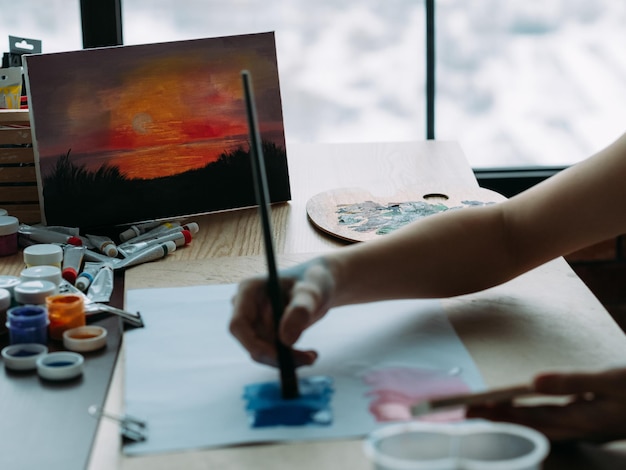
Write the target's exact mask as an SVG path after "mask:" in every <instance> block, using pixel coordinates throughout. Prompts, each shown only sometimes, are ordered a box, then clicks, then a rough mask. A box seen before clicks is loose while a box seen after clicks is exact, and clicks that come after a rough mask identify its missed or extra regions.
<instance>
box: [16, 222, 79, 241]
mask: <svg viewBox="0 0 626 470" xmlns="http://www.w3.org/2000/svg"><path fill="white" fill-rule="evenodd" d="M17 234H18V238H19V239H25V240H29V241H34V242H37V243H63V244H65V243H69V244H70V245H76V246H81V245H82V244H83V241H82V240H81V239H80V238H79V237H76V236H74V235H68V234H64V233H60V232H55V231H54V230H47V229H44V228H42V227H35V226H32V225H26V224H21V225H20V227H19V228H18V230H17Z"/></svg>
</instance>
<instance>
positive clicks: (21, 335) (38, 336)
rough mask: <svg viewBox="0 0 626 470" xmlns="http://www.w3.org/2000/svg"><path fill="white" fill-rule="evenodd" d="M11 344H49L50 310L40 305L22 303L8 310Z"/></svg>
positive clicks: (7, 324)
mask: <svg viewBox="0 0 626 470" xmlns="http://www.w3.org/2000/svg"><path fill="white" fill-rule="evenodd" d="M6 326H7V328H8V329H9V342H10V343H11V344H21V343H39V344H44V345H46V344H48V312H46V309H45V308H43V307H41V306H40V305H22V306H18V307H12V308H10V309H9V310H8V311H7V323H6Z"/></svg>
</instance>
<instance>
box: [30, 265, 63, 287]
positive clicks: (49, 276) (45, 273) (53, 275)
mask: <svg viewBox="0 0 626 470" xmlns="http://www.w3.org/2000/svg"><path fill="white" fill-rule="evenodd" d="M20 279H21V280H22V282H28V281H50V282H52V283H53V284H55V285H56V286H57V287H58V286H59V285H61V282H62V281H63V277H62V276H61V270H60V269H59V268H57V267H56V266H33V267H31V268H26V269H23V270H22V272H21V273H20Z"/></svg>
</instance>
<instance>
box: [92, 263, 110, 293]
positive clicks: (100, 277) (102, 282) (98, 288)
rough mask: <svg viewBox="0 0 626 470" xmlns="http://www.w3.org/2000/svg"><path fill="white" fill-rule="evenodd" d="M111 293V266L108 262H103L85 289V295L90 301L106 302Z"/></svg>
mask: <svg viewBox="0 0 626 470" xmlns="http://www.w3.org/2000/svg"><path fill="white" fill-rule="evenodd" d="M112 293H113V268H112V266H111V265H110V264H107V263H105V264H103V265H102V267H101V268H100V270H99V271H98V274H96V276H95V277H94V278H93V281H91V285H90V286H89V289H88V290H87V297H88V298H89V299H90V300H91V301H92V302H108V301H109V300H111V294H112Z"/></svg>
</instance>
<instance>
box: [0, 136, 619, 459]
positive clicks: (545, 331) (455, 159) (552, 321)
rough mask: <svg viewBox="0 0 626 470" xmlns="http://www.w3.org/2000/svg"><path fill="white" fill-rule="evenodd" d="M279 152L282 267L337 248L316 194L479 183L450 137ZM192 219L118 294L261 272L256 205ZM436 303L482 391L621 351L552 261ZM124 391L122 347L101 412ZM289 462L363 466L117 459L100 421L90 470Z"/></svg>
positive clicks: (305, 448)
mask: <svg viewBox="0 0 626 470" xmlns="http://www.w3.org/2000/svg"><path fill="white" fill-rule="evenodd" d="M287 153H288V161H289V173H290V179H291V188H292V197H293V200H292V201H291V202H289V203H285V204H277V205H274V206H273V208H272V222H273V228H274V232H275V234H274V235H275V243H276V251H277V254H278V255H279V264H281V265H282V266H286V265H290V264H293V263H297V262H300V261H303V260H305V259H308V258H310V257H312V256H315V255H316V254H318V253H320V252H326V251H330V250H335V249H339V248H341V246H344V245H345V244H346V242H341V241H338V240H337V239H334V238H332V237H330V236H328V235H326V234H324V233H322V232H320V231H319V230H316V229H315V228H313V227H312V225H311V224H310V222H309V221H308V220H307V215H306V203H307V201H308V200H309V199H310V198H311V197H313V196H314V195H316V194H318V193H320V192H323V191H328V190H331V189H336V188H343V187H359V188H364V189H367V190H369V191H370V192H373V193H375V194H376V195H379V196H382V197H384V196H386V195H392V194H394V193H395V192H397V190H398V189H406V188H417V189H418V191H421V190H422V189H423V190H424V191H427V192H433V191H435V192H438V193H442V194H445V193H446V192H450V191H458V192H463V191H467V192H468V193H473V192H475V191H476V189H477V188H478V186H477V183H476V180H475V179H474V175H473V173H472V171H471V168H470V167H469V165H468V163H467V161H466V160H465V158H464V156H463V153H462V151H461V149H460V147H459V146H458V145H457V144H456V143H452V142H416V143H385V144H300V145H291V146H289V147H288V149H287ZM191 220H194V221H196V222H198V223H199V225H200V228H201V231H200V233H199V234H198V235H197V236H196V238H195V239H194V241H193V242H192V244H191V245H190V246H188V247H186V248H184V249H180V250H177V251H176V252H175V253H173V254H171V255H169V256H168V257H167V259H165V260H162V261H159V262H155V263H150V264H146V265H141V266H137V267H134V268H132V269H130V270H128V272H127V274H126V286H127V289H133V288H144V287H160V286H184V285H199V284H207V283H228V282H237V281H239V280H241V279H242V278H244V277H246V276H249V275H251V274H255V273H260V272H263V271H264V269H265V265H264V259H263V257H262V256H261V255H262V254H263V239H262V233H261V226H260V222H259V219H258V215H257V210H256V209H255V208H250V209H240V210H235V211H228V212H222V213H216V214H209V215H203V216H199V217H192V218H191ZM476 269H480V266H477V267H476ZM2 271H3V272H7V271H8V272H10V271H14V273H15V272H19V270H18V267H17V266H15V267H11V266H7V267H6V268H5V267H3V269H2ZM443 305H444V308H445V310H446V313H447V315H448V317H449V318H450V320H451V322H452V324H453V325H454V327H455V328H456V330H457V332H458V333H459V335H460V337H461V339H462V340H463V341H464V343H465V345H466V346H467V348H468V350H469V352H470V353H471V355H472V356H473V358H474V360H475V361H476V363H477V365H478V366H479V368H480V370H481V372H482V374H483V377H484V379H485V382H486V383H487V384H488V385H490V386H499V385H508V384H514V383H519V382H523V381H526V380H529V379H530V377H532V375H533V374H535V373H537V372H539V371H543V370H547V369H563V368H576V369H580V368H583V369H592V368H602V367H609V366H611V365H614V364H616V363H618V362H619V361H621V360H622V358H623V357H626V339H625V338H624V335H623V333H622V331H621V330H620V329H619V327H618V326H617V325H616V324H615V322H614V321H613V320H612V319H611V317H610V316H609V315H608V313H607V312H606V310H605V309H604V308H603V307H602V305H601V304H600V303H599V302H598V300H597V299H596V298H595V297H594V296H593V295H592V294H591V292H590V291H589V290H588V289H587V288H586V287H585V285H584V284H583V283H582V282H581V281H580V280H579V279H578V278H577V277H576V275H575V274H574V273H573V271H572V270H571V269H570V268H569V266H568V265H567V263H565V261H564V260H562V259H557V260H555V261H553V262H550V263H548V264H546V265H544V266H541V267H539V268H537V269H535V270H533V271H531V272H529V273H527V274H525V275H523V276H520V277H519V278H517V279H514V280H512V281H510V282H508V283H506V284H504V285H502V286H498V287H495V288H492V289H489V290H486V291H484V292H480V293H477V294H472V295H467V296H462V297H457V298H454V299H447V300H444V301H443ZM122 391H123V349H122V352H121V360H119V361H118V367H117V369H116V373H115V374H114V377H113V382H112V385H111V387H110V393H109V397H108V401H107V404H106V408H107V409H108V410H109V411H112V412H120V411H122V410H123V403H122V402H123V398H122V396H123V393H122ZM577 452H579V450H578V449H577ZM567 455H571V453H570V452H569V451H568V453H567ZM556 457H558V456H556ZM556 457H555V458H553V460H554V461H556V460H555V459H556ZM578 460H580V459H578ZM578 460H577V462H578ZM294 466H295V467H297V468H304V469H306V468H311V469H314V468H315V469H318V468H325V469H335V468H336V469H340V468H353V469H366V468H371V467H370V465H369V464H368V462H367V461H366V460H365V458H364V456H363V453H362V451H361V442H360V441H358V440H340V441H328V442H307V443H295V444H292V443H290V444H277V445H263V446H242V447H233V448H225V449H213V450H198V451H194V452H184V453H175V454H167V455H162V454H159V455H149V456H143V457H132V458H128V457H123V456H122V455H121V451H120V443H119V433H118V428H117V424H116V423H114V422H112V421H110V420H101V423H100V428H99V432H98V437H97V440H96V443H95V445H94V448H93V452H92V458H91V463H90V467H89V468H90V469H91V470H100V469H110V468H123V469H125V470H134V469H140V468H141V469H143V468H151V469H157V470H158V469H169V468H190V469H194V468H197V469H200V468H224V469H240V468H260V469H265V468H267V469H270V468H272V469H283V468H284V469H287V468H293V467H294ZM546 468H561V467H557V466H552V467H547V466H546ZM564 468H565V467H564ZM567 468H584V467H576V466H569V467H567Z"/></svg>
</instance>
